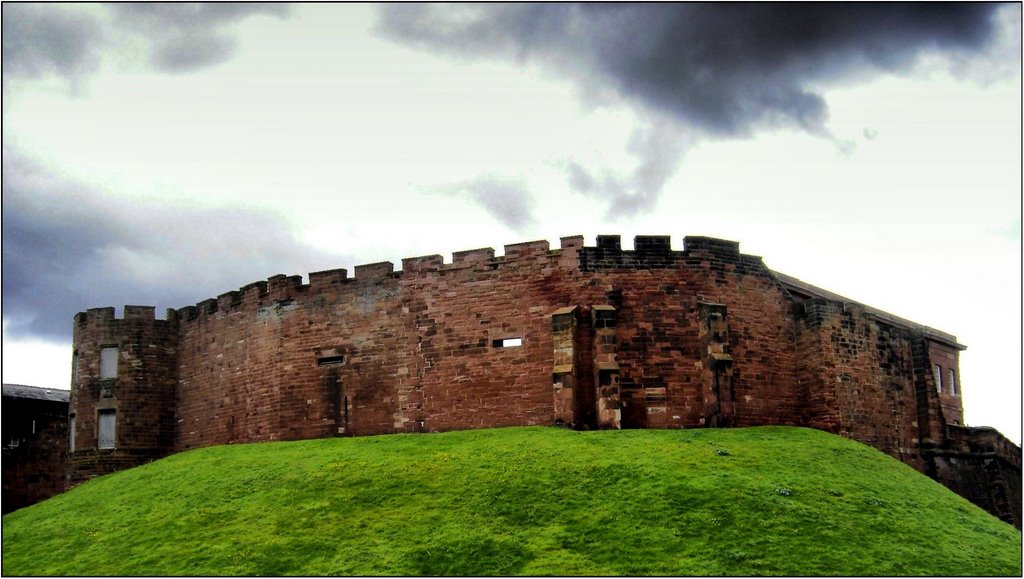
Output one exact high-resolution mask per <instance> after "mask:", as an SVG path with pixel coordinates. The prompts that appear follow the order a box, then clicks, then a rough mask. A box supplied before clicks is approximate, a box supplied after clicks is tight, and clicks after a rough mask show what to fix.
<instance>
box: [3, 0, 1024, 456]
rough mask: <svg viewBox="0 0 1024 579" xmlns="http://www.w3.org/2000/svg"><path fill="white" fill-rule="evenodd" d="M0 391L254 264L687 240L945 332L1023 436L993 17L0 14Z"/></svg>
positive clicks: (1010, 170) (682, 9) (1003, 86)
mask: <svg viewBox="0 0 1024 579" xmlns="http://www.w3.org/2000/svg"><path fill="white" fill-rule="evenodd" d="M2 24H3V243H2V250H3V272H2V273H3V276H2V283H3V380H4V382H15V383H23V384H34V385H38V386H49V387H59V388H67V387H68V382H69V380H70V360H71V348H70V340H71V320H72V317H73V316H74V314H75V313H76V312H78V311H82V310H84V309H86V308H90V307H102V306H117V307H118V308H120V307H121V306H123V305H124V304H148V305H156V306H157V308H158V311H161V312H162V311H163V309H164V308H168V307H174V308H177V307H182V306H185V305H189V304H194V303H196V302H198V301H201V300H203V299H206V298H209V297H213V296H216V295H217V294H220V293H223V292H225V291H228V290H231V289H236V288H238V287H240V286H242V285H245V284H247V283H249V282H252V281H255V280H259V279H265V278H267V277H269V276H271V275H273V274H278V273H284V274H289V275H292V274H302V275H305V274H307V273H308V272H310V271H317V270H322V269H330V268H336V267H347V268H350V271H351V268H352V267H353V266H354V265H356V264H360V263H370V262H375V261H382V260H390V261H393V262H395V263H399V260H400V259H401V258H403V257H411V256H416V255H424V254H432V253H441V254H444V255H447V254H450V253H451V252H453V251H459V250H464V249H470V248H476V247H486V246H491V247H494V248H496V249H497V250H498V253H499V254H500V253H501V248H502V246H503V245H504V244H507V243H516V242H521V241H528V240H534V239H548V240H549V241H551V242H552V243H553V245H555V246H557V242H558V238H559V237H562V236H567V235H577V234H582V235H584V236H586V240H587V243H588V244H592V243H593V242H594V237H595V236H596V235H597V234H599V233H618V234H621V235H622V236H623V242H624V245H626V246H630V244H631V242H630V240H631V239H632V237H633V235H636V234H651V235H671V236H672V239H673V244H674V246H675V248H676V249H681V248H682V238H683V236H684V235H710V236H716V237H723V238H727V239H734V240H737V241H739V242H740V247H741V250H742V251H743V252H744V253H749V254H754V255H761V256H763V257H764V260H765V262H766V263H767V264H768V266H769V267H771V268H773V269H776V270H778V271H782V272H785V273H787V274H790V275H793V276H796V277H798V278H801V279H803V280H805V281H807V282H809V283H812V284H815V285H819V286H822V287H825V288H828V289H830V290H832V291H834V292H836V293H840V294H842V295H845V296H848V297H850V298H852V299H854V300H857V301H861V302H864V303H867V304H870V305H873V306H875V307H878V308H881V309H884V310H887V311H889V312H891V313H894V314H896V315H899V316H902V317H905V318H909V319H912V320H915V321H917V322H919V323H922V324H926V325H929V326H932V327H935V328H939V329H941V330H943V331H946V332H949V333H952V334H955V335H956V336H958V338H959V339H960V341H961V342H962V343H964V344H966V345H967V346H968V347H969V349H968V350H967V351H966V352H964V353H963V354H962V358H961V373H962V386H963V389H964V406H965V412H966V419H967V422H968V423H969V424H972V425H992V426H996V427H998V428H999V429H1000V430H1002V431H1003V432H1004V433H1005V434H1007V435H1008V436H1009V437H1010V438H1012V439H1013V440H1016V441H1018V442H1019V441H1020V440H1021V338H1020V336H1021V309H1020V306H1021V59H1020V54H1021V46H1020V38H1021V8H1020V5H1019V4H1005V5H992V4H965V5H961V4H942V5H927V4H911V5H892V4H855V5H802V4H794V5H783V6H777V5H771V4H754V5H728V4H712V5H650V4H647V5H584V6H577V5H569V4H554V5H551V4H544V5H533V4H515V5H479V6H478V5H466V4H461V5H438V6H435V5H423V4H417V5H390V6H378V5H349V4H327V5H317V4H303V5H294V6H288V5H282V4H272V5H248V4H210V5H189V4H173V5H172V4H165V5H162V4H111V5H103V4H86V5H67V4H60V5H56V4H51V5H47V4H10V3H5V4H4V5H3V22H2Z"/></svg>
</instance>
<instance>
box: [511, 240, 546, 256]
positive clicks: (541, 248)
mask: <svg viewBox="0 0 1024 579" xmlns="http://www.w3.org/2000/svg"><path fill="white" fill-rule="evenodd" d="M550 250H551V244H550V243H548V240H546V239H541V240H538V241H526V242H523V243H512V244H508V245H505V260H506V261H508V260H511V259H524V258H530V257H546V256H547V254H548V251H550Z"/></svg>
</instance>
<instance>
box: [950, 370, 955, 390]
mask: <svg viewBox="0 0 1024 579" xmlns="http://www.w3.org/2000/svg"><path fill="white" fill-rule="evenodd" d="M949 395H950V396H956V372H954V371H953V369H952V368H950V369H949Z"/></svg>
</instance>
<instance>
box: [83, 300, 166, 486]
mask: <svg viewBox="0 0 1024 579" xmlns="http://www.w3.org/2000/svg"><path fill="white" fill-rule="evenodd" d="M177 343H178V318H177V313H176V312H175V311H174V310H171V309H169V310H167V319H166V320H158V319H156V317H155V315H154V308H153V307H150V306H125V308H124V317H123V318H115V317H114V308H95V309H90V310H88V311H86V312H81V313H78V314H76V315H75V322H74V353H73V355H72V369H71V400H70V406H69V409H68V426H69V440H68V442H69V446H68V462H67V465H68V466H67V468H68V471H67V479H68V483H69V484H71V485H73V484H76V483H79V482H83V481H85V480H88V479H90V478H93V477H95V476H100V475H104V474H108V473H111V472H114V471H118V470H123V469H126V468H131V467H133V466H138V465H139V464H142V463H145V462H149V461H151V460H154V459H157V458H160V457H162V456H166V455H167V454H170V452H171V451H172V450H173V445H174V426H175V425H174V400H175V387H176V383H177Z"/></svg>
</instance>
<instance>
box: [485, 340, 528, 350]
mask: <svg viewBox="0 0 1024 579" xmlns="http://www.w3.org/2000/svg"><path fill="white" fill-rule="evenodd" d="M491 345H492V346H494V347H495V348H518V347H519V346H522V345H523V339H522V338H505V339H503V340H494V342H492V344H491Z"/></svg>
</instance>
